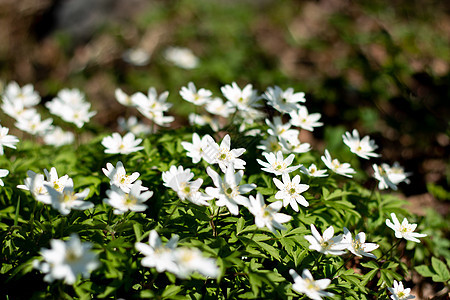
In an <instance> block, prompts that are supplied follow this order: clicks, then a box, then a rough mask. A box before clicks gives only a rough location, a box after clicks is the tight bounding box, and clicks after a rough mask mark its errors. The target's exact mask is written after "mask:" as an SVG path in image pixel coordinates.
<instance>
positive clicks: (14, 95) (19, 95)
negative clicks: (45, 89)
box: [1, 82, 53, 136]
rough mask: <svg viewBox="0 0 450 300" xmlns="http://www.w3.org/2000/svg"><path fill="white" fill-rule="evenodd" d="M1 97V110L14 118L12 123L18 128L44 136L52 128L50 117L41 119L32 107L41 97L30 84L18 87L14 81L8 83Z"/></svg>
mask: <svg viewBox="0 0 450 300" xmlns="http://www.w3.org/2000/svg"><path fill="white" fill-rule="evenodd" d="M2 99H3V103H2V105H1V108H2V110H3V112H4V113H5V114H7V115H9V116H10V117H12V118H14V119H15V120H16V123H15V124H14V125H15V126H16V127H17V128H19V129H20V130H22V131H25V132H27V133H29V134H32V135H39V136H45V134H47V132H49V131H50V130H51V129H53V126H52V122H53V120H52V119H51V118H48V119H46V120H42V119H41V115H40V114H39V113H38V112H37V111H36V109H35V108H34V106H35V105H37V104H39V102H40V101H41V97H40V96H39V94H38V93H37V92H36V91H34V88H33V86H32V85H31V84H27V85H25V86H23V87H20V86H19V85H18V84H17V83H16V82H11V83H9V84H8V85H7V86H6V89H5V91H4V93H3V95H2Z"/></svg>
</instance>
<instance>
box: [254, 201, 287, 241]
mask: <svg viewBox="0 0 450 300" xmlns="http://www.w3.org/2000/svg"><path fill="white" fill-rule="evenodd" d="M249 201H250V205H249V206H248V210H249V211H250V212H251V213H252V214H253V215H254V216H255V224H256V226H257V227H258V228H262V227H267V228H268V229H269V230H270V231H272V232H273V233H276V231H275V228H276V229H279V230H285V229H286V227H284V226H283V225H281V224H283V223H286V222H289V221H290V220H291V219H292V217H291V216H289V215H286V214H282V213H279V211H280V209H281V206H282V203H281V201H275V202H272V203H271V204H269V205H266V204H265V203H264V198H263V196H262V195H261V193H259V192H258V193H257V194H256V198H255V197H253V196H250V197H249Z"/></svg>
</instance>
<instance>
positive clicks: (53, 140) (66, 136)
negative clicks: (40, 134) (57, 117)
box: [44, 126, 75, 147]
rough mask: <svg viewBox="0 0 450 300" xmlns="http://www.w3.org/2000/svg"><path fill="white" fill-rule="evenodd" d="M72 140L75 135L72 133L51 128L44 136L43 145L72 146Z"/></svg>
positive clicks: (59, 128)
mask: <svg viewBox="0 0 450 300" xmlns="http://www.w3.org/2000/svg"><path fill="white" fill-rule="evenodd" d="M74 140H75V135H74V134H73V133H72V132H70V131H64V130H63V129H62V128H61V127H59V126H53V128H52V129H50V131H48V132H47V133H46V134H45V135H44V143H45V144H47V145H53V146H55V147H60V146H63V145H69V144H73V142H74Z"/></svg>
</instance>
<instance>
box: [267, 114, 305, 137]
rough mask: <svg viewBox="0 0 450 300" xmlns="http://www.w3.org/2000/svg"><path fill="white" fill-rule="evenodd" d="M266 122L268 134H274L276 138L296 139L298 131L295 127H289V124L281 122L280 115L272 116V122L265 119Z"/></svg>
mask: <svg viewBox="0 0 450 300" xmlns="http://www.w3.org/2000/svg"><path fill="white" fill-rule="evenodd" d="M266 124H267V125H268V126H269V129H267V132H268V133H269V134H270V135H273V136H276V137H277V138H278V139H284V140H291V139H298V135H299V133H300V132H299V131H298V130H297V129H290V128H291V124H290V123H286V124H283V122H282V120H281V117H274V118H273V123H272V122H270V120H269V119H266Z"/></svg>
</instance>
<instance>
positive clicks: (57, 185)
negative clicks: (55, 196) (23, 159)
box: [44, 167, 73, 192]
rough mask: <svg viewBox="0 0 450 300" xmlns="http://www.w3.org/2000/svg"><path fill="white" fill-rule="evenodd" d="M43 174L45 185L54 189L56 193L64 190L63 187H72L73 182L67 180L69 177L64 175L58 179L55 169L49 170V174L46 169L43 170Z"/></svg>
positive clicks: (69, 179)
mask: <svg viewBox="0 0 450 300" xmlns="http://www.w3.org/2000/svg"><path fill="white" fill-rule="evenodd" d="M44 174H45V177H46V178H47V181H46V182H45V185H46V186H50V187H52V188H54V189H55V190H57V191H58V192H62V191H63V190H64V187H66V186H72V187H73V180H72V179H71V178H69V175H67V174H66V175H64V176H61V177H58V173H57V172H56V168H54V167H52V168H51V169H50V172H49V171H47V169H44Z"/></svg>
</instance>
